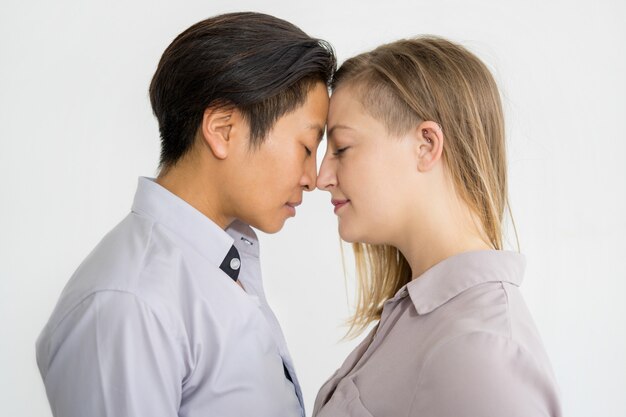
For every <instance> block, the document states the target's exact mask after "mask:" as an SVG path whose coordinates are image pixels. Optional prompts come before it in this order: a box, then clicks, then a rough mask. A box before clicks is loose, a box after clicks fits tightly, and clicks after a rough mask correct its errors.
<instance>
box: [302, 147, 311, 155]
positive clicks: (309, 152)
mask: <svg viewBox="0 0 626 417" xmlns="http://www.w3.org/2000/svg"><path fill="white" fill-rule="evenodd" d="M304 149H306V154H307V156H311V155H312V152H311V150H310V149H309V147H308V146H305V147H304Z"/></svg>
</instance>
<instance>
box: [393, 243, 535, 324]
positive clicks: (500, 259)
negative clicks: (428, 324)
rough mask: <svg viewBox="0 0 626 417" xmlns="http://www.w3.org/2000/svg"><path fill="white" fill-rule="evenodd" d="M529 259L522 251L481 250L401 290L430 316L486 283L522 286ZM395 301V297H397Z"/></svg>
mask: <svg viewBox="0 0 626 417" xmlns="http://www.w3.org/2000/svg"><path fill="white" fill-rule="evenodd" d="M525 268H526V258H525V256H524V255H522V254H521V253H518V252H512V251H503V250H480V251H472V252H464V253H460V254H457V255H454V256H451V257H449V258H447V259H444V260H443V261H441V262H439V263H438V264H436V265H434V266H433V267H431V268H430V269H428V270H427V271H426V272H424V273H423V274H422V275H420V276H419V277H417V278H415V279H413V280H412V281H411V282H409V283H408V284H407V285H406V286H405V288H402V289H400V291H398V294H397V295H396V296H402V295H406V294H407V292H408V294H409V296H410V297H411V301H412V302H413V304H414V305H415V308H416V309H417V313H418V314H420V315H422V314H428V313H430V312H431V311H433V310H435V309H436V308H438V307H439V306H441V305H443V304H444V303H446V302H447V301H449V300H451V299H452V298H454V297H456V296H457V295H459V294H460V293H462V292H463V291H465V290H467V289H469V288H471V287H473V286H476V285H479V284H483V283H486V282H509V283H511V284H513V285H516V286H519V285H520V284H521V283H522V279H523V275H524V270H525ZM394 298H395V297H394Z"/></svg>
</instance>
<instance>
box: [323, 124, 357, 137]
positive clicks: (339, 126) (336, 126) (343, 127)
mask: <svg viewBox="0 0 626 417" xmlns="http://www.w3.org/2000/svg"><path fill="white" fill-rule="evenodd" d="M337 129H347V130H354V129H353V128H351V127H350V126H346V125H334V126H333V127H332V128H330V130H329V131H328V137H329V138H330V137H331V136H332V135H333V132H334V131H335V130H337Z"/></svg>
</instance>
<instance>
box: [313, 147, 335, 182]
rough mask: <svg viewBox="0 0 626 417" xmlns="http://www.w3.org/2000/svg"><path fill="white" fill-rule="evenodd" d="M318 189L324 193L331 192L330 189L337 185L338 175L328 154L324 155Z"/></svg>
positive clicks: (318, 177)
mask: <svg viewBox="0 0 626 417" xmlns="http://www.w3.org/2000/svg"><path fill="white" fill-rule="evenodd" d="M316 185H317V188H319V189H320V190H324V191H330V187H333V186H335V185H337V175H336V173H335V167H334V163H333V161H332V160H331V159H330V158H329V157H328V153H326V155H324V159H323V160H322V165H321V166H320V172H319V174H318V176H317V184H316Z"/></svg>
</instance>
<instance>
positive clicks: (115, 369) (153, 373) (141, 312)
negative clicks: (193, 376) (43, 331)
mask: <svg viewBox="0 0 626 417" xmlns="http://www.w3.org/2000/svg"><path fill="white" fill-rule="evenodd" d="M174 340H175V337H173V335H172V334H171V332H169V331H168V329H167V328H166V327H165V326H164V325H163V322H162V321H161V320H159V319H158V318H157V317H156V316H155V314H154V313H153V312H152V310H151V309H149V308H148V307H147V306H146V305H145V303H143V302H142V301H141V300H139V299H138V298H137V297H136V296H135V295H133V294H130V293H126V292H118V291H103V292H98V293H96V294H93V295H91V296H90V297H88V298H87V299H86V300H84V301H83V302H82V303H81V304H80V305H79V306H77V307H76V308H75V309H74V310H73V311H72V312H71V313H70V314H69V315H68V316H67V317H65V318H64V319H63V321H62V322H61V324H60V325H59V326H58V328H57V329H55V331H54V334H53V336H52V337H51V339H50V343H49V353H48V357H49V359H48V366H47V372H46V374H45V375H43V377H44V384H45V387H46V393H47V395H48V400H49V402H50V406H51V408H52V412H53V415H54V416H56V417H85V416H90V417H126V416H128V417H130V416H151V417H174V416H177V415H178V407H179V404H180V399H181V380H182V373H181V369H182V367H181V365H180V364H181V362H182V360H181V358H180V355H177V350H178V348H177V346H176V343H175V342H174Z"/></svg>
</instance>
